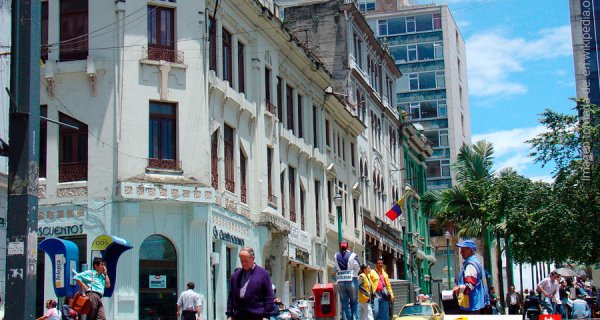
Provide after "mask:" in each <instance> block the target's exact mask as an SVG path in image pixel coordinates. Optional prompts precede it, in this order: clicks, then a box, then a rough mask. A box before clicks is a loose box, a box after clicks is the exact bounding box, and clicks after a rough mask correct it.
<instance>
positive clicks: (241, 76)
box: [237, 41, 246, 93]
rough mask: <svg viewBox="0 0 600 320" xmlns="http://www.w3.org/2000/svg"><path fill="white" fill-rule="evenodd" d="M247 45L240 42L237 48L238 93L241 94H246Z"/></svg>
mask: <svg viewBox="0 0 600 320" xmlns="http://www.w3.org/2000/svg"><path fill="white" fill-rule="evenodd" d="M245 48H246V47H245V45H244V44H243V43H242V42H240V41H238V47H237V63H238V65H237V67H238V91H239V92H240V93H245V92H246V62H245V61H246V60H245V59H246V53H245Z"/></svg>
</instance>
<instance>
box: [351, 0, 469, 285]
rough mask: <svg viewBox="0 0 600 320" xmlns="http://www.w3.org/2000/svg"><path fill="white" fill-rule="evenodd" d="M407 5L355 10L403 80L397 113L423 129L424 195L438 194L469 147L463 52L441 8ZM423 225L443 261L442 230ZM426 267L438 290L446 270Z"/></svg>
mask: <svg viewBox="0 0 600 320" xmlns="http://www.w3.org/2000/svg"><path fill="white" fill-rule="evenodd" d="M361 3H362V1H361ZM411 3H412V1H405V0H377V1H365V2H364V3H363V5H362V6H361V9H362V10H363V12H364V14H365V16H366V18H367V20H368V21H369V25H370V26H371V28H372V29H373V30H374V32H375V34H376V35H377V37H378V39H379V40H380V41H381V42H382V43H383V44H384V45H385V46H387V48H388V49H389V51H390V53H391V54H392V56H393V57H394V59H395V62H396V65H397V66H398V68H399V69H400V70H401V71H402V73H403V75H404V76H403V77H402V78H401V79H399V80H398V81H397V82H396V86H397V92H398V95H397V101H398V107H399V108H400V109H401V110H402V111H403V116H404V118H405V119H406V120H407V121H409V122H412V123H414V124H415V125H416V126H417V127H419V128H421V127H422V128H423V129H424V134H425V136H426V138H427V141H428V144H429V145H430V146H431V147H432V148H433V154H432V155H431V156H430V157H428V158H427V190H441V189H446V188H450V187H451V186H452V185H454V184H455V183H456V181H455V179H454V177H453V174H452V172H451V170H450V164H451V163H453V162H454V160H455V159H456V156H457V154H458V152H459V149H460V147H461V146H462V145H463V144H470V143H471V124H470V122H471V121H470V118H471V117H470V107H469V99H468V82H467V61H466V47H465V43H464V39H463V38H462V35H461V34H460V30H459V29H458V27H457V26H456V23H455V21H454V19H453V17H452V14H451V12H450V11H449V10H448V7H447V6H446V5H433V4H430V5H412V4H411ZM429 224H430V230H431V231H430V235H429V236H430V237H431V238H430V241H431V242H430V243H429V245H431V246H433V251H432V254H433V255H434V256H435V257H436V260H437V261H446V256H447V252H446V251H447V250H446V249H447V247H446V241H445V238H444V230H442V229H439V228H438V227H436V226H435V224H434V223H433V221H430V222H429ZM451 253H452V255H451V261H452V262H451V266H450V268H451V269H452V270H455V269H456V268H453V267H452V266H453V265H455V264H456V261H457V260H456V259H455V253H456V250H454V248H452V250H451ZM445 264H447V263H444V265H445ZM431 267H432V268H431V274H432V275H433V277H434V278H435V281H437V282H439V283H440V286H439V287H440V288H444V287H447V286H448V284H447V281H448V277H447V274H448V272H447V268H448V266H446V267H445V268H446V269H444V268H443V267H442V265H441V264H440V263H438V264H437V265H436V266H435V267H434V266H431ZM451 274H453V272H451ZM451 278H452V279H453V276H452V277H451ZM452 279H451V281H452ZM436 288H437V287H436ZM431 289H435V288H431Z"/></svg>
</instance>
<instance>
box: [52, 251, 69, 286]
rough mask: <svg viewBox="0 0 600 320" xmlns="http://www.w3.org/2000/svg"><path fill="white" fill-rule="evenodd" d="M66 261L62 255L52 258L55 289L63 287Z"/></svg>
mask: <svg viewBox="0 0 600 320" xmlns="http://www.w3.org/2000/svg"><path fill="white" fill-rule="evenodd" d="M66 261H67V260H66V259H65V255H64V254H57V255H55V256H54V287H55V288H57V289H58V288H64V287H65V262H66Z"/></svg>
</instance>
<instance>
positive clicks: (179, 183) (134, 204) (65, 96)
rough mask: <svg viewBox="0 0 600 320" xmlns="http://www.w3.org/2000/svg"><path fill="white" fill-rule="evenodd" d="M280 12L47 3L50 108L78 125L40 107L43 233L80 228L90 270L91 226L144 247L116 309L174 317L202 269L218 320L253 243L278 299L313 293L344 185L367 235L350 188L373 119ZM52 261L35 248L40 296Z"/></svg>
mask: <svg viewBox="0 0 600 320" xmlns="http://www.w3.org/2000/svg"><path fill="white" fill-rule="evenodd" d="M277 12H278V11H277V10H276V7H275V5H274V4H273V3H272V2H262V1H241V2H238V1H199V2H186V1H174V0H170V1H150V2H148V1H138V0H133V1H127V2H124V1H117V2H115V3H113V2H111V3H108V2H107V3H104V2H88V1H87V0H69V1H66V0H62V1H59V0H49V1H43V2H42V42H43V50H42V60H43V61H44V67H43V70H42V72H41V73H42V79H41V82H42V90H41V99H40V100H41V104H42V106H41V112H42V114H44V115H45V116H47V117H48V118H50V119H54V120H59V121H60V122H62V123H66V124H69V125H71V126H62V125H61V126H59V125H57V124H55V123H52V122H45V121H42V123H41V130H40V135H41V137H40V140H41V143H40V145H41V147H40V155H41V156H40V180H39V197H40V209H39V214H38V218H39V231H38V236H39V240H42V239H44V238H46V237H61V238H64V239H68V240H72V241H74V242H75V243H76V244H77V245H78V248H79V250H80V266H79V268H80V269H86V268H88V267H90V263H91V261H90V260H91V259H90V254H91V248H92V247H93V246H94V243H93V241H94V239H95V238H96V237H97V236H100V235H103V234H110V235H114V236H118V237H121V238H124V239H126V240H127V241H128V242H129V243H130V244H131V245H133V247H134V248H133V249H132V250H130V251H128V252H126V253H125V254H124V255H123V256H122V257H121V259H120V262H119V265H118V267H117V278H116V279H113V282H114V285H115V291H114V295H113V296H112V297H110V298H105V299H104V303H105V306H106V310H107V313H108V316H109V318H111V319H151V318H156V317H161V318H162V319H175V310H176V309H175V308H176V307H175V303H176V299H177V296H178V294H179V292H181V291H183V290H184V289H185V284H186V283H187V282H188V281H194V282H195V283H196V291H197V292H199V293H201V294H202V295H203V296H204V301H205V303H204V307H203V315H202V316H203V317H205V318H207V319H225V307H226V304H225V303H223V302H224V301H226V299H227V293H228V287H229V285H228V279H229V277H230V275H231V274H232V272H233V271H234V270H235V268H236V267H238V266H239V259H238V253H239V250H240V249H241V248H242V247H244V246H249V247H253V248H255V249H256V253H257V256H256V261H257V263H258V264H259V265H262V266H265V267H266V268H267V270H269V272H270V273H271V276H272V279H273V282H274V284H275V285H276V287H277V288H278V295H279V296H280V297H282V298H284V299H286V300H288V301H291V300H293V299H301V298H302V297H306V296H308V295H311V294H312V292H311V289H312V286H313V285H314V284H316V283H322V282H327V281H331V279H330V276H329V271H330V270H328V262H329V261H332V259H333V258H332V257H331V256H330V254H331V252H334V251H335V250H336V248H337V240H335V241H333V243H332V242H330V240H331V239H333V238H335V239H337V230H338V228H337V224H336V221H335V219H332V217H335V211H336V208H335V207H334V206H332V199H333V195H335V194H336V193H338V192H341V193H343V192H342V191H344V192H345V193H343V196H344V197H345V201H344V202H343V205H342V208H341V209H342V213H343V217H344V219H343V222H342V227H343V228H342V229H343V230H344V237H345V238H347V239H349V240H350V241H351V242H352V243H353V244H355V247H356V249H358V250H359V251H361V252H362V251H364V249H362V234H363V228H362V223H360V217H358V216H357V215H356V214H355V212H356V210H355V207H354V205H355V203H356V202H355V201H353V200H352V199H354V198H356V197H357V193H356V191H355V189H356V188H355V185H356V183H357V181H359V170H358V167H357V164H358V160H357V159H358V157H357V154H358V148H357V145H358V139H357V137H358V136H359V134H360V133H362V132H364V131H365V126H364V124H363V122H362V121H361V120H360V119H359V117H358V116H356V115H355V114H354V113H353V112H352V110H349V109H348V108H347V106H346V105H345V103H343V101H342V100H340V98H339V97H337V96H335V95H332V94H328V93H327V88H330V87H331V86H333V85H334V83H335V82H334V81H333V76H332V74H331V73H330V72H329V71H327V70H326V69H325V68H324V67H323V63H322V62H321V61H320V60H319V59H318V58H317V57H316V56H314V55H312V54H311V53H310V52H309V51H307V50H306V47H305V45H304V43H302V42H301V41H300V40H299V39H298V37H297V36H296V35H295V34H293V33H292V32H290V31H289V30H288V29H287V27H286V26H285V24H284V23H283V22H282V21H281V20H280V19H279V18H278V17H277ZM334 139H335V140H334ZM333 141H338V142H336V147H335V148H334V146H333ZM334 188H335V192H334ZM329 267H331V266H329ZM51 269H52V268H51V263H50V260H49V259H48V258H47V257H44V256H43V254H42V253H40V254H39V255H38V297H37V300H38V303H37V305H39V306H43V301H44V299H49V298H54V293H53V289H52V280H51V279H52V276H53V275H52V270H51ZM156 277H158V278H160V279H164V281H161V282H160V284H159V285H156V283H155V282H153V281H152V279H153V278H156ZM38 311H40V310H38ZM39 313H40V314H41V312H39Z"/></svg>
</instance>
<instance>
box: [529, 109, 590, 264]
mask: <svg viewBox="0 0 600 320" xmlns="http://www.w3.org/2000/svg"><path fill="white" fill-rule="evenodd" d="M575 110H576V111H577V114H578V115H584V114H585V113H587V114H589V115H590V117H591V118H592V119H593V118H595V119H596V123H595V124H594V123H593V121H583V120H582V117H578V116H574V115H566V114H561V113H557V112H554V111H552V110H546V111H544V113H542V114H541V116H542V117H541V119H540V123H542V124H543V125H544V126H545V127H546V128H547V129H548V131H547V132H545V133H542V134H540V135H538V136H537V137H535V138H533V139H531V140H529V141H528V142H529V143H530V144H531V146H532V149H533V152H532V156H533V157H534V158H535V161H536V162H538V163H541V164H542V165H549V164H554V166H555V168H554V172H555V177H554V178H555V181H554V184H553V185H552V187H551V188H550V190H549V191H548V188H547V187H544V188H541V187H539V186H537V189H534V190H533V191H532V192H531V194H530V195H529V199H528V202H529V203H530V205H533V204H537V205H538V206H539V208H538V209H537V211H535V212H537V213H533V214H534V216H535V218H536V220H537V225H534V226H532V227H535V228H534V229H532V230H535V231H537V236H538V237H543V236H544V235H548V234H550V235H553V236H552V237H550V239H546V241H544V242H542V241H539V240H538V239H534V238H531V239H529V241H527V242H525V239H524V245H526V246H534V247H536V249H538V250H535V252H533V251H534V250H530V251H532V252H530V254H529V259H533V260H534V261H551V260H553V261H557V262H562V261H573V262H581V263H588V264H589V263H594V262H597V261H598V259H600V228H598V224H599V223H600V174H599V173H600V159H595V160H594V161H593V162H592V161H590V160H589V159H588V158H587V157H584V155H585V154H586V153H589V152H591V150H589V149H585V148H586V147H592V148H593V144H594V143H596V144H597V143H599V141H600V125H599V124H598V117H600V108H599V107H598V106H595V105H591V104H588V103H585V102H584V101H582V100H578V101H577V105H576V106H575ZM596 147H597V146H596ZM542 189H543V190H542ZM546 238H548V237H546ZM536 240H538V242H536ZM550 245H551V246H550ZM526 256H527V255H523V256H521V257H520V258H523V259H525V258H526ZM536 259H537V260H536Z"/></svg>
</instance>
